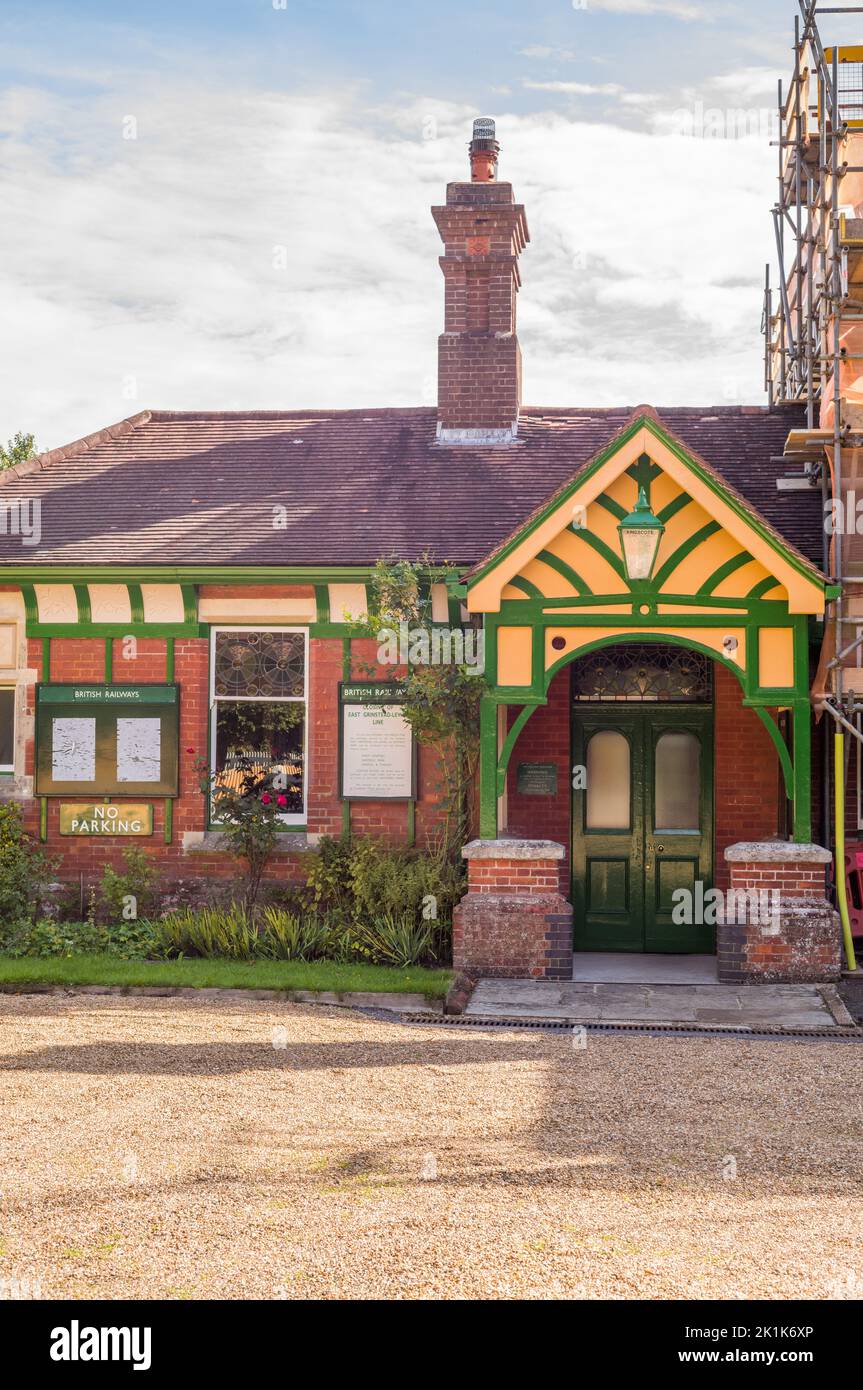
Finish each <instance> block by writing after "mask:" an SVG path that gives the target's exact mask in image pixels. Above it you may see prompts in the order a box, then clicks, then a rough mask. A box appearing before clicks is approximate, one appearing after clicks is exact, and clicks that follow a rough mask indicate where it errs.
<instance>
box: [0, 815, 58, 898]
mask: <svg viewBox="0 0 863 1390" xmlns="http://www.w3.org/2000/svg"><path fill="white" fill-rule="evenodd" d="M54 867H55V865H54V861H53V860H51V859H49V858H48V857H47V855H46V854H45V853H44V852H43V851H42V850H40V849H39V848H38V846H37V844H36V842H35V841H34V840H33V838H32V836H30V835H28V834H27V832H26V830H25V829H24V825H23V822H22V820H21V812H20V810H19V808H18V807H17V806H16V805H15V804H14V803H13V802H9V801H4V802H0V922H6V923H8V922H19V921H29V922H32V921H34V920H35V919H36V918H37V917H38V916H39V914H40V912H41V910H42V906H43V903H44V901H45V898H46V897H47V893H48V884H49V882H50V879H51V874H52V873H53V870H54Z"/></svg>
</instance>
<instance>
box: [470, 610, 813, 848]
mask: <svg viewBox="0 0 863 1390" xmlns="http://www.w3.org/2000/svg"><path fill="white" fill-rule="evenodd" d="M624 601H625V602H627V603H628V605H629V601H627V600H624ZM658 601H659V596H658V595H656V594H655V593H653V594H651V595H650V596H649V597H648V595H647V594H646V593H645V590H644V587H643V586H638V592H637V593H636V592H635V586H633V594H632V598H631V611H630V612H628V613H627V612H625V611H621V608H620V605H621V596H620V595H619V594H614V595H606V596H604V597H603V596H595V597H591V598H590V599H579V600H573V599H557V600H555V599H547V598H542V597H540V598H529V599H528V598H526V599H505V600H503V601H502V602H501V607H500V612H498V613H487V614H486V615H485V634H486V681H487V684H488V686H489V690H488V692H487V693H486V694H485V695H484V696H483V701H482V708H481V711H480V835H481V836H482V838H483V839H494V838H495V837H496V836H497V833H498V799H499V797H500V796H502V795H503V792H504V789H505V786H506V775H507V769H508V767H509V761H510V758H511V755H512V752H513V749H514V748H515V745H516V742H517V740H518V736H519V734H520V733H521V731H522V729H523V728H524V726H525V724H526V723H527V721H528V719H529V718H530V716H531V715H532V713H533V711H534V710H535V709H537V708H538V707H539V706H540V705H544V704H546V703H547V702H548V689H549V686H550V684H551V682H552V680H553V679H554V677H555V676H556V675H557V673H558V671H560V670H562V668H563V667H564V666H566V665H568V664H569V663H570V662H571V661H574V660H575V659H576V658H577V657H580V656H584V655H585V654H586V653H588V652H591V651H594V650H596V649H597V648H599V647H604V646H611V645H614V644H616V643H620V642H625V641H627V640H632V641H639V642H660V643H671V644H676V645H679V646H683V647H691V648H693V649H694V650H696V651H701V652H703V653H704V654H705V655H706V656H709V657H710V658H711V660H713V661H716V662H717V663H719V664H721V665H723V666H726V667H727V668H728V670H730V671H732V672H733V673H734V675H735V677H736V679H737V680H738V681H739V683H740V686H741V688H742V691H743V704H744V706H745V707H747V708H749V709H752V710H754V712H755V714H756V715H757V716H758V718H759V719H760V720H761V722H762V724H763V725H764V727H765V729H766V730H767V733H768V734H769V736H770V739H771V741H772V743H773V746H774V748H775V749H776V754H777V757H778V759H779V765H780V767H781V770H782V775H783V779H784V784H785V790H786V794H787V796H788V798H789V800H790V801H791V803H792V806H793V831H794V839H795V841H797V842H799V843H806V842H808V841H809V839H810V837H811V833H812V826H811V797H812V769H811V761H812V758H811V740H812V731H811V719H812V712H811V706H810V700H809V681H810V662H809V634H810V623H811V621H812V620H811V619H810V618H809V616H808V615H806V614H790V613H789V612H788V604H787V603H785V602H778V601H767V600H764V599H759V598H749V599H727V598H722V599H711V598H709V597H705V596H703V595H669V594H666V593H663V594H662V596H661V603H662V604H663V605H666V604H674V605H676V606H678V607H680V608H686V607H689V608H691V609H692V616H691V617H690V616H689V615H688V614H686V613H675V614H674V615H673V616H672V615H668V614H658V613H657V602H658ZM576 602H577V603H578V605H579V606H580V607H583V608H584V609H587V610H589V609H592V608H595V609H596V612H595V613H592V612H590V611H581V612H578V613H567V612H565V611H562V610H565V609H566V608H572V607H573V606H575V604H576ZM614 605H618V606H617V607H615V606H614ZM643 606H647V607H648V610H649V611H648V612H647V613H642V612H640V611H639V610H640V608H641V607H643ZM711 607H715V608H721V609H722V610H723V611H722V612H721V613H716V614H711V613H710V611H709V610H710V608H711ZM732 610H733V611H732ZM513 626H516V627H530V628H531V629H532V633H533V637H532V643H533V648H532V657H533V665H532V671H533V680H532V683H531V685H530V686H524V687H521V686H500V685H498V684H497V635H498V629H499V628H501V627H513ZM549 627H554V628H566V627H578V628H590V627H596V628H598V629H607V628H608V627H615V628H620V629H624V630H625V632H624V633H622V634H621V635H619V636H615V637H611V638H609V637H598V638H597V640H596V641H595V642H586V643H584V644H583V645H582V646H580V647H579V648H578V649H576V650H574V651H571V652H567V653H565V655H563V656H562V657H561V658H560V660H559V661H557V662H556V663H555V664H554V665H552V666H551V667H550V668H549V669H548V670H545V669H544V653H545V632H546V629H547V628H549ZM657 627H661V628H663V629H669V628H671V629H674V631H673V633H669V632H668V631H663V632H662V633H655V632H652V631H651V629H656V628H657ZM731 627H733V628H743V629H744V630H745V633H746V650H747V667H746V670H745V671H741V670H740V668H739V667H738V666H737V665H736V663H735V662H734V661H732V660H729V659H727V658H725V657H723V656H721V655H719V654H718V653H717V652H716V651H714V650H713V649H712V648H710V647H706V646H703V645H702V644H701V643H699V642H697V641H695V640H693V639H692V638H691V637H689V636H688V635H687V630H688V629H693V628H701V629H704V628H719V629H723V628H731ZM761 628H771V629H775V628H788V629H790V630H791V632H792V633H793V650H794V684H793V686H789V687H783V688H776V687H771V686H762V685H761V684H760V680H759V671H758V633H759V630H760V629H761ZM630 634H631V636H630ZM501 705H505V706H516V707H517V708H518V710H519V713H518V715H517V717H516V719H515V721H514V722H513V724H512V726H511V728H510V729H509V731H508V732H507V734H506V736H505V738H504V739H503V740H499V738H498V708H499V706H501ZM775 709H787V710H789V711H790V712H791V716H792V729H793V737H792V749H791V750H790V751H789V749H788V748H787V747H786V744H785V741H784V739H783V737H782V734H781V732H780V729H779V727H778V725H777V723H776V720H775V719H774V718H773V715H772V713H771V711H772V710H775Z"/></svg>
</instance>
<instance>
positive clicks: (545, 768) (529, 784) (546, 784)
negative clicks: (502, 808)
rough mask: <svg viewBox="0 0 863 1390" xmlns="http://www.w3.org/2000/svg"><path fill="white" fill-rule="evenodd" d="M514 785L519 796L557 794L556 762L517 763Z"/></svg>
mask: <svg viewBox="0 0 863 1390" xmlns="http://www.w3.org/2000/svg"><path fill="white" fill-rule="evenodd" d="M516 786H517V788H518V793H519V795H520V796H557V764H556V763H519V765H518V774H517V779H516Z"/></svg>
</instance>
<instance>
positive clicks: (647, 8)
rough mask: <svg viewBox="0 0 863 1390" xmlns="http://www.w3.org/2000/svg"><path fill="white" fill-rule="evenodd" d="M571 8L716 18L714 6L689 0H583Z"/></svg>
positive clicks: (710, 19)
mask: <svg viewBox="0 0 863 1390" xmlns="http://www.w3.org/2000/svg"><path fill="white" fill-rule="evenodd" d="M573 9H576V10H587V11H590V10H607V11H608V12H609V13H610V14H647V15H651V14H658V15H668V17H669V18H670V19H683V20H687V21H693V20H704V21H705V22H707V23H711V22H712V21H713V20H714V18H716V14H715V10H716V6H712V7H711V6H709V5H708V4H707V3H704V4H701V3H690V0H585V3H584V4H575V5H573Z"/></svg>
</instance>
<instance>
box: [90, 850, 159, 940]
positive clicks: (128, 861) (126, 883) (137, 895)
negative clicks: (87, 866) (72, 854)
mask: <svg viewBox="0 0 863 1390" xmlns="http://www.w3.org/2000/svg"><path fill="white" fill-rule="evenodd" d="M123 862H124V864H125V865H126V871H125V873H119V874H118V873H117V872H116V871H115V870H114V869H112V868H111V866H110V864H106V865H105V868H104V870H103V872H102V883H101V885H100V888H99V901H100V906H101V909H102V913H103V915H104V916H105V918H106V920H107V921H109V922H128V921H134V919H135V918H136V917H148V916H149V915H150V914H151V913H153V912H154V911H155V908H156V892H155V887H154V885H155V883H156V881H157V878H158V872H157V870H156V866H155V865H154V864H153V863H152V861H151V860H150V859H148V858H147V855H146V854H145V853H144V851H143V850H142V849H141V848H140V846H139V845H130V846H129V847H128V848H127V849H124V850H123Z"/></svg>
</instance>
